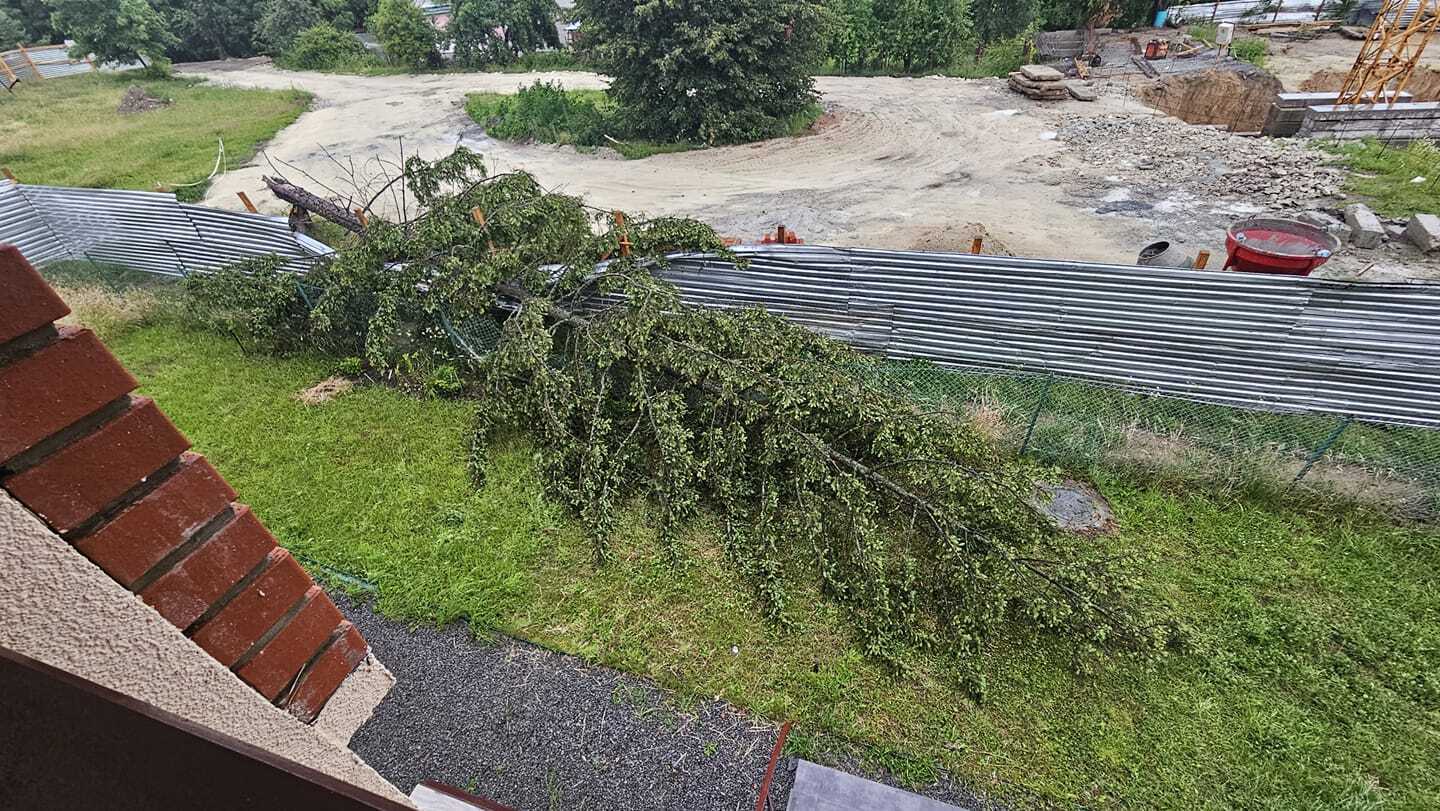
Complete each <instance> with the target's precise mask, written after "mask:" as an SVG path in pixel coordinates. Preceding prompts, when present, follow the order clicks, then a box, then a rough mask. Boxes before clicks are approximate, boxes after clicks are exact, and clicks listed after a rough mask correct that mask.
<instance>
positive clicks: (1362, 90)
mask: <svg viewBox="0 0 1440 811" xmlns="http://www.w3.org/2000/svg"><path fill="white" fill-rule="evenodd" d="M1417 6H1418V8H1417ZM1412 9H1413V13H1412ZM1437 26H1440V0H1385V2H1384V4H1383V5H1382V6H1381V8H1380V13H1379V14H1377V15H1376V17H1375V22H1374V24H1372V25H1371V26H1370V32H1369V34H1367V35H1366V37H1365V44H1364V45H1363V46H1362V47H1361V48H1360V56H1359V57H1357V58H1356V60H1355V67H1354V68H1352V69H1351V70H1350V75H1349V76H1348V77H1346V79H1345V85H1344V87H1343V88H1342V89H1341V91H1340V98H1339V100H1338V101H1337V102H1336V103H1337V104H1388V103H1390V102H1391V101H1392V100H1393V99H1395V98H1396V97H1397V96H1399V94H1401V93H1403V92H1404V91H1405V87H1406V85H1408V84H1409V83H1410V77H1411V76H1413V75H1414V74H1415V68H1416V67H1417V66H1419V64H1420V57H1421V56H1422V55H1424V53H1425V47H1426V46H1427V45H1429V44H1430V38H1431V37H1433V36H1434V35H1435V29H1436V27H1437Z"/></svg>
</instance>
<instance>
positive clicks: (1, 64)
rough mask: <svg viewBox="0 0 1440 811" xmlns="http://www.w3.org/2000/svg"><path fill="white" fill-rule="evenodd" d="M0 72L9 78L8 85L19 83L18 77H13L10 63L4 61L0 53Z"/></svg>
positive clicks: (3, 55)
mask: <svg viewBox="0 0 1440 811" xmlns="http://www.w3.org/2000/svg"><path fill="white" fill-rule="evenodd" d="M0 70H3V71H5V75H6V76H9V77H10V84H12V85H13V84H15V83H16V82H18V81H20V77H19V76H16V75H15V70H14V69H13V68H11V67H10V63H9V62H6V61H5V54H3V53H0Z"/></svg>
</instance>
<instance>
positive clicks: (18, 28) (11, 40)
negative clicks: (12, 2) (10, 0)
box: [0, 8, 28, 51]
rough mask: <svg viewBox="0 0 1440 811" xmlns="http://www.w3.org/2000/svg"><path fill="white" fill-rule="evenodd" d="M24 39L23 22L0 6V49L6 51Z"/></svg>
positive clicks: (23, 41) (21, 42)
mask: <svg viewBox="0 0 1440 811" xmlns="http://www.w3.org/2000/svg"><path fill="white" fill-rule="evenodd" d="M26 41H28V37H27V36H26V33H25V24H24V23H22V22H21V21H20V18H19V17H17V16H15V15H14V14H13V13H12V12H11V11H9V10H8V9H4V8H0V50H4V51H8V50H10V49H11V48H14V47H15V46H16V45H20V44H23V43H25V42H26Z"/></svg>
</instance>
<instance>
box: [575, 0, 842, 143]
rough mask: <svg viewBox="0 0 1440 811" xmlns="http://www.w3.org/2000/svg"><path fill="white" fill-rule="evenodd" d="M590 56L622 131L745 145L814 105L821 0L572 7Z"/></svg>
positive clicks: (822, 31)
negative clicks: (607, 86) (602, 78)
mask: <svg viewBox="0 0 1440 811" xmlns="http://www.w3.org/2000/svg"><path fill="white" fill-rule="evenodd" d="M577 8H578V10H579V12H580V16H581V20H582V22H583V24H584V26H585V28H584V32H585V39H584V42H585V44H586V48H587V49H588V56H590V57H591V58H593V60H594V62H595V67H596V68H597V69H598V70H600V71H601V72H603V73H605V74H607V75H609V76H611V77H613V78H612V81H611V83H610V91H609V93H610V97H611V98H612V99H614V100H615V102H616V105H617V107H618V114H619V115H620V116H622V117H623V120H624V122H625V124H626V129H627V130H630V131H632V132H634V133H636V134H637V135H642V136H646V137H652V138H657V139H661V140H671V141H675V140H692V141H701V142H705V143H735V142H740V141H752V140H756V139H759V138H764V137H768V136H770V135H773V134H776V133H777V132H778V131H780V130H781V129H782V128H783V121H784V119H785V118H786V117H788V116H790V115H791V114H793V113H796V112H799V111H800V110H803V109H805V108H806V106H808V105H810V104H812V103H813V102H814V101H815V100H816V95H815V81H814V79H813V78H812V76H811V73H812V70H813V68H814V67H815V66H816V65H817V64H818V63H819V61H820V57H821V54H822V52H823V50H824V44H825V41H826V37H827V33H828V32H827V29H828V25H829V19H830V17H829V13H828V12H827V10H826V8H825V4H824V3H823V2H820V0H690V1H689V2H687V3H684V4H672V3H642V4H637V3H635V2H633V0H579V3H578V5H577Z"/></svg>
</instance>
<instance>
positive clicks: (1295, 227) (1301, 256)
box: [1225, 218, 1340, 276]
mask: <svg viewBox="0 0 1440 811" xmlns="http://www.w3.org/2000/svg"><path fill="white" fill-rule="evenodd" d="M1225 248H1226V251H1227V252H1228V253H1229V255H1230V259H1229V261H1227V262H1226V263H1225V269H1226V270H1230V269H1231V268H1234V269H1235V270H1239V271H1242V272H1244V273H1272V274H1279V275H1282V276H1309V275H1310V274H1311V273H1312V272H1314V270H1315V268H1318V267H1320V266H1321V265H1323V264H1325V263H1326V262H1329V261H1330V257H1332V256H1334V255H1335V252H1336V251H1338V250H1340V240H1338V239H1336V238H1335V235H1334V234H1331V233H1329V232H1327V231H1323V230H1321V229H1319V228H1316V227H1315V226H1313V225H1306V224H1305V223H1303V222H1295V221H1294V220H1280V219H1267V218H1260V219H1253V220H1244V221H1241V222H1237V223H1235V224H1234V225H1232V226H1231V227H1230V231H1229V233H1228V234H1227V235H1226V240H1225Z"/></svg>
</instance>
